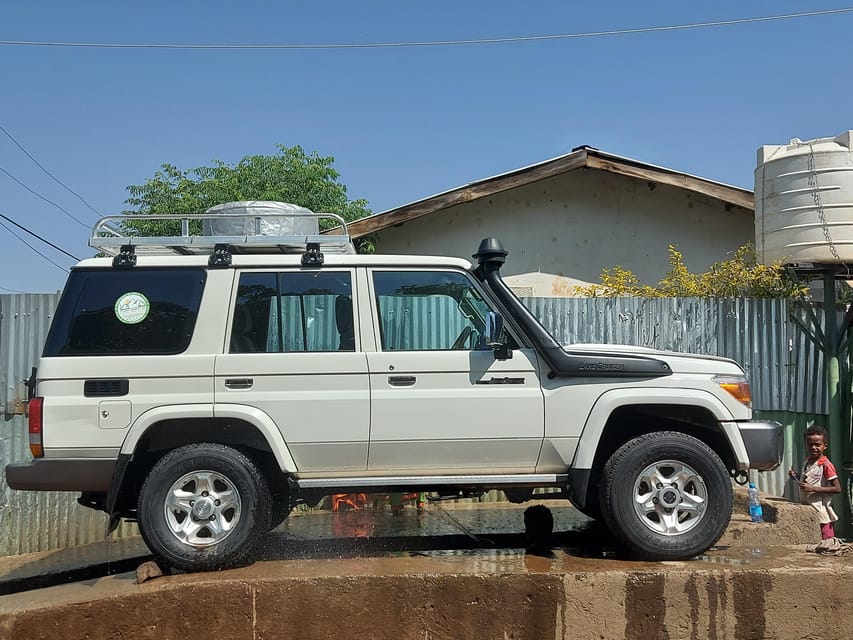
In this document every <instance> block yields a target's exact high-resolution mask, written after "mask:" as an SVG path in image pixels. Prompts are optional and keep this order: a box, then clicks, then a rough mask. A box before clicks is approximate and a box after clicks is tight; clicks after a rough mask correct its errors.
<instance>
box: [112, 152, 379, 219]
mask: <svg viewBox="0 0 853 640" xmlns="http://www.w3.org/2000/svg"><path fill="white" fill-rule="evenodd" d="M276 148H277V150H278V151H277V152H276V153H275V154H273V155H268V156H265V155H254V156H245V157H244V158H243V159H242V160H240V161H239V162H238V163H237V164H235V165H233V166H232V165H228V164H226V163H224V162H222V161H220V160H215V161H214V162H213V165H212V166H205V167H197V168H195V169H188V170H181V169H178V168H177V167H176V166H174V165H171V164H163V165H161V166H160V169H159V170H158V171H156V172H155V173H154V177H152V178H149V179H148V180H146V181H145V182H144V183H143V184H139V185H130V186H128V187H127V190H128V192H129V193H130V197H129V198H128V199H127V200H126V201H125V204H127V205H129V206H130V207H131V209H130V210H128V211H125V213H126V214H131V215H133V214H142V213H145V214H166V213H176V214H188V213H203V212H204V211H205V210H207V209H208V208H210V207H212V206H214V205H217V204H222V203H224V202H235V201H239V200H276V201H280V202H290V203H293V204H297V205H300V206H303V207H307V208H309V209H311V210H312V211H317V212H324V213H336V214H338V215H340V216H341V217H343V219H344V220H346V221H348V222H349V221H351V220H357V219H358V218H363V217H364V216H367V215H370V213H371V211H370V209H368V208H367V201H366V200H363V199H359V200H348V199H347V188H346V186H345V185H343V184H341V183H340V182H338V178H339V177H340V173H338V171H337V170H335V169H334V167H333V166H332V165H333V163H334V161H335V159H334V158H333V157H331V156H326V157H324V156H320V155H319V154H318V153H317V152H316V151H314V152H312V153H310V154H306V153H305V152H304V151H303V150H302V147H300V146H295V147H285V146H284V145H276ZM332 226H335V225H334V222H333V221H321V228H323V229H326V228H329V227H332ZM133 227H134V229H135V230H136V231H137V233H139V234H140V235H161V234H162V235H173V234H174V233H175V229H176V226H175V225H169V224H168V221H164V222H163V223H157V224H154V223H144V224H143V223H139V224H134V225H133Z"/></svg>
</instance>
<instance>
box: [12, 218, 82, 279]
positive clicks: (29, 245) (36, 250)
mask: <svg viewBox="0 0 853 640" xmlns="http://www.w3.org/2000/svg"><path fill="white" fill-rule="evenodd" d="M3 217H4V218H5V216H3ZM0 227H3V228H4V229H5V230H6V231H8V232H9V233H11V234H12V235H13V236H15V237H16V238H17V239H18V240H20V241H21V242H23V243H24V244H25V245H27V246H28V247H29V248H30V249H32V250H33V251H35V252H36V253H37V254H39V255H40V256H41V257H42V258H44V259H45V260H47V261H48V262H49V263H50V264H52V265H53V266H54V267H57V268H58V269H62V270H63V271H64V272H65V273H68V269H66V268H65V267H63V266H62V265H61V264H57V263H56V262H54V261H53V260H51V259H50V258H48V257H47V256H46V255H44V254H43V253H42V252H41V251H39V250H38V249H36V248H35V247H34V246H33V245H31V244H30V243H29V242H27V241H26V240H24V239H23V238H22V237H21V236H19V235H18V234H17V233H15V232H14V231H13V230H12V229H10V228H9V227H7V226H6V225H5V224H4V223H2V222H0Z"/></svg>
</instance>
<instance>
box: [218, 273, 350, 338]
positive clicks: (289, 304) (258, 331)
mask: <svg viewBox="0 0 853 640" xmlns="http://www.w3.org/2000/svg"><path fill="white" fill-rule="evenodd" d="M312 351H355V328H354V325H353V312H352V281H351V277H350V274H349V273H348V272H338V271H324V272H322V273H318V272H285V273H244V274H242V275H241V276H240V285H239V288H238V289H237V304H236V305H235V309H234V321H233V324H232V327H231V347H230V352H231V353H294V352H312Z"/></svg>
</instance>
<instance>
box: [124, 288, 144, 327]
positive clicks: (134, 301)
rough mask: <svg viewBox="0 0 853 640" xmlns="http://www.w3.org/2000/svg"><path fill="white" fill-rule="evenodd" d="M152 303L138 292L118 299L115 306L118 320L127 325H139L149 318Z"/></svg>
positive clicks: (131, 292) (126, 294)
mask: <svg viewBox="0 0 853 640" xmlns="http://www.w3.org/2000/svg"><path fill="white" fill-rule="evenodd" d="M150 309H151V303H150V302H148V298H146V297H145V296H144V295H142V294H141V293H139V292H137V291H130V292H129V293H124V294H122V295H120V296H119V297H118V300H116V304H115V313H116V318H118V319H119V320H120V321H121V322H123V323H125V324H139V323H140V322H142V321H143V320H145V318H147V317H148V311H150Z"/></svg>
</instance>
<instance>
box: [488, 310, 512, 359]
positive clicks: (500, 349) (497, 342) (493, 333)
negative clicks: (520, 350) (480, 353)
mask: <svg viewBox="0 0 853 640" xmlns="http://www.w3.org/2000/svg"><path fill="white" fill-rule="evenodd" d="M503 330H504V319H503V316H501V315H500V314H499V313H495V312H494V311H489V312H488V313H487V314H486V331H485V339H486V346H487V347H491V348H492V350H493V351H494V352H495V358H496V359H497V360H509V359H510V358H512V351H510V350H509V349H508V348H507V346H506V344H504V343H503V342H501V337H502V336H503Z"/></svg>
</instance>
